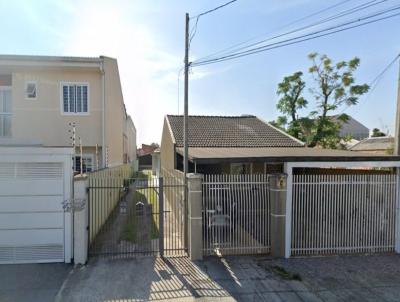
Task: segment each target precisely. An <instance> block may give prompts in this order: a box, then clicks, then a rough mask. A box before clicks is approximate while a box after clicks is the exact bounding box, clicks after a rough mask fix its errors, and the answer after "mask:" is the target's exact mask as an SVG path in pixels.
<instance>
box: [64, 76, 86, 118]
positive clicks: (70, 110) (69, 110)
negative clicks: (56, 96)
mask: <svg viewBox="0 0 400 302" xmlns="http://www.w3.org/2000/svg"><path fill="white" fill-rule="evenodd" d="M61 87H62V92H61V94H62V108H63V113H66V114H87V113H88V112H89V101H88V100H89V85H88V84H76V83H75V84H74V83H63V84H62V85H61Z"/></svg>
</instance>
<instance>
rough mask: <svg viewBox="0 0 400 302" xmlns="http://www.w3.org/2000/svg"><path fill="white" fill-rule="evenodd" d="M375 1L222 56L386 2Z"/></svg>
mask: <svg viewBox="0 0 400 302" xmlns="http://www.w3.org/2000/svg"><path fill="white" fill-rule="evenodd" d="M376 1H377V0H372V1H369V2H367V3H364V4H362V5H358V6H356V7H352V8H350V9H348V10H345V11H342V12H340V13H338V14H336V15H333V16H330V17H327V18H325V19H323V20H320V21H318V22H314V23H312V24H309V25H306V26H303V27H300V28H297V29H294V30H291V31H289V32H285V33H282V34H279V35H275V36H273V37H270V38H266V39H264V40H261V41H258V42H255V43H252V44H249V45H247V46H244V47H240V48H236V49H234V50H232V51H231V52H229V53H226V54H224V56H228V55H230V54H233V53H234V52H238V51H240V50H244V49H247V48H250V47H252V46H257V45H260V44H262V43H265V42H268V41H271V40H274V39H276V38H281V37H284V36H287V35H290V34H293V33H296V32H299V31H303V30H305V29H308V28H311V27H315V26H318V25H321V24H324V23H326V22H329V21H332V20H335V19H338V18H341V17H343V16H346V15H349V14H352V13H355V12H359V11H361V10H364V9H366V8H369V7H371V6H374V5H377V4H380V3H382V2H385V1H388V0H381V1H380V2H378V3H376ZM209 57H212V56H211V55H210V56H207V57H204V58H200V59H198V60H197V61H204V60H205V59H206V58H209Z"/></svg>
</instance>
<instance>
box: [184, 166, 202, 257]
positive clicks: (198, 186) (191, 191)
mask: <svg viewBox="0 0 400 302" xmlns="http://www.w3.org/2000/svg"><path fill="white" fill-rule="evenodd" d="M187 181H188V182H187V183H188V203H189V211H188V212H189V217H188V219H189V222H188V229H189V230H188V231H189V236H188V237H189V238H188V239H189V240H188V241H189V246H188V249H189V257H190V260H201V259H203V236H202V227H203V217H202V214H201V210H202V202H201V201H202V175H200V174H193V173H189V174H188V176H187Z"/></svg>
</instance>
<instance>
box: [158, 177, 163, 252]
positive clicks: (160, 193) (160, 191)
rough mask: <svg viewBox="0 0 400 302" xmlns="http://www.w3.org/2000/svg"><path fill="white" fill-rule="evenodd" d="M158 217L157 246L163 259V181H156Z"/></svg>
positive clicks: (160, 179) (161, 179)
mask: <svg viewBox="0 0 400 302" xmlns="http://www.w3.org/2000/svg"><path fill="white" fill-rule="evenodd" d="M158 202H159V204H158V215H159V227H158V228H159V244H158V248H159V250H160V257H164V179H163V178H162V177H160V178H159V179H158Z"/></svg>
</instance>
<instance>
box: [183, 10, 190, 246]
mask: <svg viewBox="0 0 400 302" xmlns="http://www.w3.org/2000/svg"><path fill="white" fill-rule="evenodd" d="M184 72H185V89H184V90H185V91H184V98H185V100H184V114H183V149H184V151H183V173H184V178H185V180H184V184H185V187H184V192H185V193H184V198H185V200H184V215H185V218H184V246H185V247H187V246H188V188H187V184H188V181H187V173H188V171H189V160H188V153H189V148H188V108H189V106H188V102H189V14H188V13H186V17H185V71H184Z"/></svg>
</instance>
